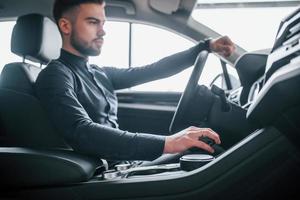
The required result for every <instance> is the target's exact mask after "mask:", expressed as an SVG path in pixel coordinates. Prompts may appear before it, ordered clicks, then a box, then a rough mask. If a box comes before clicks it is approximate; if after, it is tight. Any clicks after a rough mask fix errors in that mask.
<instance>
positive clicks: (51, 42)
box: [11, 14, 62, 64]
mask: <svg viewBox="0 0 300 200" xmlns="http://www.w3.org/2000/svg"><path fill="white" fill-rule="evenodd" d="M61 45H62V39H61V36H60V33H59V31H58V28H57V26H56V24H55V23H54V22H53V21H52V20H51V19H49V18H48V17H44V16H42V15H40V14H28V15H23V16H20V17H19V18H18V20H17V23H16V25H15V26H14V29H13V33H12V39H11V51H12V52H13V53H15V54H17V55H19V56H22V57H25V58H26V59H29V60H31V61H33V62H39V63H42V64H47V63H48V62H49V61H50V60H52V59H56V58H58V57H59V54H60V48H61Z"/></svg>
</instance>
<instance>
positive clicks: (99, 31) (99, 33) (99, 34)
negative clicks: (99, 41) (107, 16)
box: [97, 26, 106, 36]
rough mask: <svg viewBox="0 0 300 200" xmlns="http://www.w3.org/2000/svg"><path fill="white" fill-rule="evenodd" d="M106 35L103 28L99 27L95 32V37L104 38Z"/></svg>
mask: <svg viewBox="0 0 300 200" xmlns="http://www.w3.org/2000/svg"><path fill="white" fill-rule="evenodd" d="M105 34H106V32H105V30H104V28H103V26H101V27H99V28H98V31H97V36H104V35H105Z"/></svg>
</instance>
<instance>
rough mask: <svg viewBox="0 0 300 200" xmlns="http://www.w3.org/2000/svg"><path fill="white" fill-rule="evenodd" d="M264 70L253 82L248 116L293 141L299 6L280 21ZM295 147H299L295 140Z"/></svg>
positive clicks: (299, 78) (299, 110)
mask: <svg viewBox="0 0 300 200" xmlns="http://www.w3.org/2000/svg"><path fill="white" fill-rule="evenodd" d="M276 38H277V40H276V42H275V45H274V47H273V49H272V51H271V53H270V55H269V56H268V59H267V63H266V69H265V73H264V74H263V75H262V76H261V77H260V78H259V79H258V80H257V81H256V82H254V84H252V87H251V90H250V92H249V96H251V99H248V100H249V102H248V103H249V105H250V106H249V109H248V111H247V118H248V119H250V120H252V121H255V122H256V123H257V124H258V125H259V126H261V127H263V126H266V125H274V126H276V127H277V128H278V129H280V130H281V131H282V132H284V133H285V134H286V135H287V136H289V137H290V138H291V139H292V141H298V137H299V133H300V125H299V124H300V117H299V116H300V92H299V86H300V43H299V41H300V9H298V10H296V12H294V13H293V14H292V15H290V16H289V17H288V18H286V19H285V20H284V21H282V23H281V26H280V29H279V31H278V33H277V37H276ZM297 146H300V143H299V142H298V144H297Z"/></svg>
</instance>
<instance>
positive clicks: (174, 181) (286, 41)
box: [0, 0, 300, 200]
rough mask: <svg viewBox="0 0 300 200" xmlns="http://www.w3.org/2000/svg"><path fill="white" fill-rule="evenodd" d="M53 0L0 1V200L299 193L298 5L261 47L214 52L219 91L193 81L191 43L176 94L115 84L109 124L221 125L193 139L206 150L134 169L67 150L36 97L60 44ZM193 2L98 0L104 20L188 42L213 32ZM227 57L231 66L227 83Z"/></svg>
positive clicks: (150, 128) (140, 127) (145, 128)
mask: <svg viewBox="0 0 300 200" xmlns="http://www.w3.org/2000/svg"><path fill="white" fill-rule="evenodd" d="M53 2H54V1H53V0H43V1H39V3H37V2H36V1H34V0H24V1H17V0H13V1H11V0H10V1H8V0H5V1H1V2H0V21H1V20H8V19H15V20H16V24H15V25H14V28H13V31H12V37H11V51H12V52H13V53H14V54H16V55H18V56H19V57H20V59H21V60H22V61H21V62H18V61H17V60H16V61H15V62H12V63H6V65H5V66H4V67H3V70H2V72H1V76H0V131H1V132H0V177H1V179H0V185H1V189H0V199H2V198H3V199H157V200H158V199H176V200H177V199H221V198H222V199H270V198H275V197H276V198H283V199H297V198H299V196H300V195H299V194H298V192H297V190H298V189H299V186H298V184H297V182H298V180H299V178H300V154H299V151H300V141H299V139H300V138H299V134H300V117H299V116H300V92H299V86H300V59H299V58H300V57H299V52H300V44H299V40H300V8H298V9H296V10H295V11H294V12H292V13H290V14H289V15H288V16H286V17H285V18H283V19H282V21H281V22H280V26H279V28H278V30H277V34H276V38H275V40H274V44H273V46H272V47H270V49H263V50H258V51H251V52H246V51H245V50H243V48H241V47H239V46H237V49H236V52H235V53H234V54H233V55H232V56H230V57H229V58H220V60H221V63H222V67H223V72H224V74H223V75H222V76H223V77H224V78H223V82H224V85H226V89H224V88H220V87H219V86H216V85H214V84H212V85H211V87H207V86H203V85H201V84H199V79H200V77H201V75H203V74H202V72H203V68H204V67H205V64H206V61H207V57H208V52H207V51H202V52H200V53H199V55H198V57H197V59H196V61H195V63H194V67H193V70H192V73H191V75H190V77H189V80H188V83H187V85H186V87H185V89H184V91H183V92H182V93H176V92H170V93H164V94H163V93H158V92H147V93H143V92H132V91H127V92H126V91H125V92H124V91H122V92H119V93H118V99H119V108H118V117H119V123H120V129H124V130H130V131H132V132H141V131H142V132H148V133H164V134H166V135H167V134H172V133H175V132H177V131H179V130H182V129H183V128H186V127H189V126H199V127H209V128H211V129H213V130H215V131H216V132H219V133H221V138H222V144H221V146H219V145H216V144H213V142H212V141H211V140H208V139H207V138H204V139H203V140H204V141H205V142H206V143H208V144H209V145H212V146H213V147H214V148H215V149H216V153H215V154H213V155H212V154H208V153H206V152H204V151H199V150H198V149H194V148H193V149H190V150H188V151H186V152H183V153H181V154H174V155H164V156H162V157H160V158H158V159H157V160H154V161H153V162H149V164H145V165H142V166H138V165H134V164H129V163H125V164H119V165H116V166H114V167H108V165H107V162H106V161H105V160H104V159H102V158H100V157H93V156H89V155H85V154H82V153H80V152H75V151H73V149H72V148H71V147H70V146H69V145H68V144H67V143H66V142H65V141H64V139H63V137H62V136H61V135H60V134H58V133H57V132H56V131H55V127H54V126H53V125H52V124H51V121H50V120H49V119H48V118H47V115H46V113H45V111H44V109H43V107H42V106H41V104H40V102H39V100H38V99H37V97H36V96H35V92H34V83H35V80H36V78H37V76H38V74H39V73H40V72H41V71H42V70H43V67H44V66H45V65H46V64H47V63H48V62H49V61H51V60H52V59H56V58H58V57H59V53H60V48H61V45H62V40H61V36H60V33H59V31H58V28H57V26H56V24H55V22H54V21H53V18H52V16H51V9H52V4H53ZM295 2H296V4H297V5H298V3H299V2H297V1H295ZM295 2H294V4H295ZM39 4H40V5H39ZM294 4H293V5H294ZM196 5H197V1H195V0H175V1H170V0H168V1H158V0H142V1H138V0H126V1H115V0H106V12H107V17H108V19H122V20H128V21H140V22H147V23H150V24H156V25H157V26H159V25H161V24H163V25H164V27H165V28H166V29H171V30H174V31H175V32H178V33H180V34H183V35H186V36H188V37H190V38H192V39H193V40H195V41H199V40H201V39H204V38H207V37H216V36H219V35H218V34H217V33H216V32H214V31H213V30H212V29H209V28H208V27H205V26H204V25H199V26H196V25H195V22H193V20H192V19H191V18H190V14H191V11H192V10H193V9H194V7H195V6H196ZM209 5H210V6H213V4H209ZM12 7H15V8H12ZM16 8H17V9H16ZM200 29H201V30H202V31H199V30H200ZM203 30H204V31H203ZM0 59H1V57H0ZM227 65H232V66H233V67H234V68H235V69H236V71H237V73H238V77H239V81H240V85H239V86H238V87H232V85H231V84H232V82H231V79H230V77H229V75H228V73H227V71H226V67H227Z"/></svg>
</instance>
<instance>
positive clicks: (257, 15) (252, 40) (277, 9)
mask: <svg viewBox="0 0 300 200" xmlns="http://www.w3.org/2000/svg"><path fill="white" fill-rule="evenodd" d="M225 2H226V3H225ZM236 2H241V1H238V0H235V1H233V0H231V1H222V0H214V1H207V0H199V1H198V5H197V6H196V8H195V10H194V11H193V13H192V17H193V18H194V19H195V20H197V21H198V22H200V23H202V24H204V25H206V26H208V27H209V28H211V29H212V30H214V31H216V32H217V33H219V34H221V35H228V36H229V37H230V38H231V39H232V40H233V41H234V42H235V43H236V44H237V45H239V46H240V47H242V48H243V49H245V50H246V51H254V50H259V49H267V48H272V46H273V43H274V40H275V36H276V33H277V29H278V27H279V24H280V21H281V20H282V19H283V18H284V17H285V16H287V15H288V14H290V13H291V12H293V11H294V10H296V9H297V7H298V5H299V3H300V1H296V2H298V3H295V2H294V4H288V5H287V4H282V6H281V4H271V3H269V4H268V3H266V2H270V1H264V3H265V4H257V5H254V4H251V2H254V1H247V2H248V4H245V1H244V3H236ZM256 2H257V1H256ZM273 2H274V1H273ZM212 3H213V5H212ZM243 5H245V6H247V7H244V6H243ZM259 5H261V7H259Z"/></svg>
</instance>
